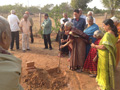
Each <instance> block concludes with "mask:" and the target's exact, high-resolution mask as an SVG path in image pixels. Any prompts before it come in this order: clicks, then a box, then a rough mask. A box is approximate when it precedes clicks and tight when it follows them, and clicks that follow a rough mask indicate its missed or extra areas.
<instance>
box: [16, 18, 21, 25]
mask: <svg viewBox="0 0 120 90" xmlns="http://www.w3.org/2000/svg"><path fill="white" fill-rule="evenodd" d="M16 19H17V22H18V25H19V22H20V20H19V18H18V17H17V16H16Z"/></svg>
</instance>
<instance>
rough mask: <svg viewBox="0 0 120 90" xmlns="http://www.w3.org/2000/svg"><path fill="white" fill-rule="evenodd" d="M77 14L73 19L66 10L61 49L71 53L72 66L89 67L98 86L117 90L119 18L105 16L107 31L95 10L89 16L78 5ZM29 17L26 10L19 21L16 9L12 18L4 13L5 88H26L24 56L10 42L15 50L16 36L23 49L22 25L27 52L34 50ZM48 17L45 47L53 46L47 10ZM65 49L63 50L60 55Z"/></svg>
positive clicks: (0, 51)
mask: <svg viewBox="0 0 120 90" xmlns="http://www.w3.org/2000/svg"><path fill="white" fill-rule="evenodd" d="M73 15H74V17H73V19H70V18H68V17H67V14H66V13H64V14H63V18H62V19H61V20H60V22H61V28H60V31H59V43H60V45H59V50H60V52H62V53H64V52H67V53H68V54H69V59H68V61H69V62H70V69H71V70H74V71H77V72H78V73H81V72H83V71H85V72H86V71H87V72H89V73H90V76H92V77H96V81H97V82H98V90H115V80H114V78H115V75H114V73H115V69H116V67H117V65H118V62H119V60H120V56H119V53H120V47H119V46H120V23H119V22H118V19H117V18H116V17H112V18H111V19H106V20H104V21H103V28H104V30H105V33H103V32H102V31H101V30H99V27H98V25H97V24H95V18H94V17H93V16H92V15H93V12H92V11H90V12H88V15H87V17H85V16H84V15H83V14H82V10H81V9H75V10H74V12H73ZM29 18H30V17H29V12H28V11H26V12H25V14H24V15H23V19H22V20H21V21H19V19H18V17H17V16H16V15H15V11H14V10H12V11H11V15H9V16H8V21H7V20H6V19H5V18H3V17H1V16H0V75H1V76H0V80H1V81H2V82H0V89H1V90H23V88H22V87H21V85H20V84H19V82H20V79H19V78H20V75H21V60H19V59H18V58H16V57H14V56H13V55H12V54H10V53H9V52H8V51H7V50H8V49H9V46H10V49H11V50H13V46H14V40H16V49H19V42H18V41H19V29H20V30H21V32H22V49H23V52H25V51H26V50H30V48H29V37H30V36H31V37H32V39H31V43H33V42H34V39H33V34H32V26H33V21H32V19H29ZM44 18H45V20H44V22H43V23H42V27H43V28H44V29H43V37H44V44H45V48H44V49H48V44H49V49H50V50H52V46H51V39H50V34H51V24H52V22H51V20H50V18H49V16H48V14H45V15H44ZM31 22H32V23H31ZM11 40H12V41H11ZM63 48H64V49H63ZM62 53H60V56H61V54H62ZM11 81H12V83H11Z"/></svg>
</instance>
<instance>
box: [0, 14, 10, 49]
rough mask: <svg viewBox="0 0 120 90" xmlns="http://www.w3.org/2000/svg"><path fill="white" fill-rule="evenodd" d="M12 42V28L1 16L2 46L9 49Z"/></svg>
mask: <svg viewBox="0 0 120 90" xmlns="http://www.w3.org/2000/svg"><path fill="white" fill-rule="evenodd" d="M10 43H11V30H10V26H9V23H8V21H7V20H6V19H5V18H3V17H2V16H0V46H1V47H2V48H4V49H6V50H8V48H9V46H10Z"/></svg>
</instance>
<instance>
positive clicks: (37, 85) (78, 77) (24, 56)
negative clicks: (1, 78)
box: [10, 17, 120, 90]
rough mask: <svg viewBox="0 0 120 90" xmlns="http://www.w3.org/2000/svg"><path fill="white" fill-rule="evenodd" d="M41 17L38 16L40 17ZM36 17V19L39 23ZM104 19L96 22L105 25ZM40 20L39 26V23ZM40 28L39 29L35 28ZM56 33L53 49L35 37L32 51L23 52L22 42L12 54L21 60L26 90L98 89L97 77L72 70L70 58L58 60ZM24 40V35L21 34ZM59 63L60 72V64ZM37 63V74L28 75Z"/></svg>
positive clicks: (119, 82)
mask: <svg viewBox="0 0 120 90" xmlns="http://www.w3.org/2000/svg"><path fill="white" fill-rule="evenodd" d="M37 18H38V17H37ZM37 18H35V19H34V20H37ZM102 20H103V17H99V18H98V19H96V23H97V24H99V25H100V26H102V24H101V23H102ZM38 22H39V21H37V22H36V23H37V24H38ZM36 27H37V28H38V26H36ZM55 36H56V34H54V33H53V34H52V35H51V38H52V47H53V50H49V49H47V50H45V49H43V48H44V43H43V39H42V38H40V37H34V40H35V41H34V43H33V44H31V43H30V49H31V51H27V52H25V53H23V52H22V48H21V46H22V45H21V40H20V50H18V51H17V50H15V51H10V52H11V53H12V54H13V55H15V56H16V57H18V58H20V59H21V60H22V77H21V85H22V86H23V88H24V89H25V90H97V83H96V81H95V78H91V77H89V75H88V73H84V72H83V73H77V72H75V71H70V70H69V68H68V66H69V62H68V61H67V58H68V56H65V57H62V58H59V57H58V56H57V55H58V53H59V51H58V43H57V42H55ZM20 37H21V34H20ZM59 60H60V63H61V64H60V72H59V73H58V70H59V68H58V65H59ZM30 61H34V62H35V67H36V68H37V69H36V70H35V71H34V72H32V73H28V72H27V70H26V69H27V65H26V63H27V62H30ZM119 76H120V64H119V67H118V69H117V70H116V74H115V78H116V89H115V90H120V86H119V85H120V77H119Z"/></svg>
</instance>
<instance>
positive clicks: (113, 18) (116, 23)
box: [111, 16, 119, 26]
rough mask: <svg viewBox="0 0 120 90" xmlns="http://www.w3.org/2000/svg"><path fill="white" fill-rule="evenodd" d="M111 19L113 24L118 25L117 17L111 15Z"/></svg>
mask: <svg viewBox="0 0 120 90" xmlns="http://www.w3.org/2000/svg"><path fill="white" fill-rule="evenodd" d="M111 19H112V20H113V22H114V25H115V26H117V25H118V21H119V20H118V18H116V17H115V16H113V17H112V18H111Z"/></svg>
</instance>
